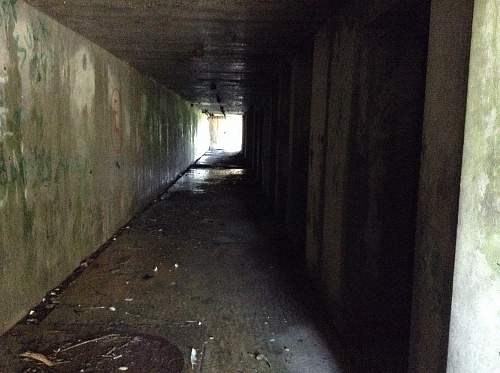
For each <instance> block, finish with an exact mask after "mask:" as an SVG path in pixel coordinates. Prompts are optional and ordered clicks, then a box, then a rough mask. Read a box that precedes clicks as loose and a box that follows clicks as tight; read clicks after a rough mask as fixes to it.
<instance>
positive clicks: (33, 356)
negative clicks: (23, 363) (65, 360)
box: [19, 351, 56, 367]
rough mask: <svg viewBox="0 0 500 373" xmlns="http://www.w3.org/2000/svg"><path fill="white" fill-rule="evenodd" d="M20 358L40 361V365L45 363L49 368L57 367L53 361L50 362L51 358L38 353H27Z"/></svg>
mask: <svg viewBox="0 0 500 373" xmlns="http://www.w3.org/2000/svg"><path fill="white" fill-rule="evenodd" d="M19 356H21V357H24V358H27V359H31V360H35V361H38V362H39V363H43V364H45V365H46V366H48V367H53V366H55V365H56V363H54V362H53V361H52V360H49V358H47V356H45V355H43V354H39V353H37V352H30V351H27V352H24V353H22V354H21V355H19Z"/></svg>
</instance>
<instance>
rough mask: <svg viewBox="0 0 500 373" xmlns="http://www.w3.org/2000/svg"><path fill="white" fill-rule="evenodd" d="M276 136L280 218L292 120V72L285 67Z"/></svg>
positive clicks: (277, 195) (277, 192)
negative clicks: (290, 120)
mask: <svg viewBox="0 0 500 373" xmlns="http://www.w3.org/2000/svg"><path fill="white" fill-rule="evenodd" d="M278 118H279V119H278V121H277V123H276V124H277V127H278V128H277V135H276V184H275V195H276V199H275V206H274V211H275V213H276V215H277V216H278V217H284V216H285V211H286V201H287V192H288V190H287V186H288V151H289V144H288V134H289V128H290V123H289V118H290V70H289V67H288V66H284V67H283V72H282V73H281V75H280V77H279V102H278Z"/></svg>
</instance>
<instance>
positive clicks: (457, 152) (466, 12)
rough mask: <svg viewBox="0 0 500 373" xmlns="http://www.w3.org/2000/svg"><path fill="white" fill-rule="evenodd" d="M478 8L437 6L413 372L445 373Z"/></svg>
mask: <svg viewBox="0 0 500 373" xmlns="http://www.w3.org/2000/svg"><path fill="white" fill-rule="evenodd" d="M472 6H473V2H471V1H468V0H460V1H456V0H444V1H443V0H439V1H432V6H431V15H430V28H429V29H430V32H429V48H428V50H429V51H428V61H427V83H426V100H425V112H424V125H423V144H422V155H421V168H420V185H419V198H418V214H417V226H416V242H415V274H414V288H413V305H412V327H411V340H410V358H409V371H410V372H422V373H424V372H425V373H427V372H444V371H445V370H446V356H447V350H448V329H449V320H450V305H451V289H452V277H453V262H454V256H455V240H456V224H457V215H458V195H459V188H460V167H461V154H462V144H463V131H464V123H465V105H466V96H467V75H468V66H469V49H470V29H471V19H472ZM450 40H453V42H452V43H450Z"/></svg>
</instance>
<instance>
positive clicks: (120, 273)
mask: <svg viewBox="0 0 500 373" xmlns="http://www.w3.org/2000/svg"><path fill="white" fill-rule="evenodd" d="M268 209H269V208H268V205H267V204H266V202H265V199H262V198H261V197H260V196H259V195H258V193H257V188H256V186H255V185H254V182H253V181H252V177H251V175H249V174H247V172H246V171H245V170H244V169H243V167H242V166H241V161H240V159H239V156H238V155H237V154H225V153H223V152H221V151H212V152H209V153H207V154H206V155H205V156H204V157H203V158H202V159H201V160H200V161H199V162H198V163H197V165H195V166H193V167H192V168H191V169H190V170H189V171H188V172H187V173H186V174H185V175H184V176H183V177H182V178H181V179H180V180H179V181H178V182H177V183H176V184H175V185H174V186H173V187H172V188H170V189H169V190H168V191H167V192H166V193H165V194H164V195H162V196H161V197H159V198H158V199H157V201H155V203H154V204H153V205H151V207H150V208H149V209H148V210H147V211H145V212H144V213H143V214H141V215H140V216H138V217H136V218H135V219H133V220H132V221H131V222H130V223H129V224H128V225H127V226H125V227H123V229H122V230H121V231H120V232H117V234H116V236H115V237H113V238H112V239H111V240H110V242H109V243H108V244H107V245H105V247H103V248H102V249H101V250H99V251H97V252H96V254H95V255H93V256H92V257H90V258H88V259H87V260H85V261H84V262H82V264H81V266H80V268H78V269H77V270H76V272H75V274H74V275H72V276H70V277H69V278H68V280H67V281H65V282H64V283H63V284H61V285H60V286H59V287H57V288H55V289H53V290H51V291H50V292H49V293H48V294H47V295H46V297H45V298H44V299H43V301H42V303H40V304H39V305H38V306H37V307H35V308H33V310H32V311H31V312H30V313H29V314H28V315H27V316H26V317H25V318H24V319H23V320H22V321H21V322H19V323H18V325H16V326H15V327H14V328H13V329H11V330H10V331H9V332H7V333H6V334H5V335H4V336H2V337H0V351H1V354H0V372H2V373H9V372H114V371H116V372H120V371H128V372H189V371H195V372H218V373H224V372H228V373H229V372H231V373H236V372H293V373H323V372H325V373H326V372H348V371H350V370H349V369H347V368H346V365H345V363H344V360H345V359H344V358H343V356H342V353H341V352H340V349H339V347H338V345H337V343H336V342H335V339H334V338H332V328H331V325H330V323H329V322H328V315H327V314H326V313H324V312H323V309H322V308H321V307H320V306H319V304H320V303H319V302H318V301H317V299H315V298H314V297H313V296H312V295H311V294H310V290H309V286H308V285H307V282H305V280H304V277H303V276H302V274H301V273H302V272H301V271H300V270H298V269H297V268H300V267H299V266H295V264H296V263H294V260H291V259H295V258H294V257H293V256H292V255H291V254H290V253H289V251H287V249H288V244H287V240H286V239H285V238H284V237H283V236H282V235H281V234H279V232H280V231H281V230H280V225H279V224H278V223H277V222H276V221H274V220H273V218H272V217H271V215H270V214H269V211H268Z"/></svg>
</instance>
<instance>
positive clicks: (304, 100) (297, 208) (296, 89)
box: [286, 41, 312, 255]
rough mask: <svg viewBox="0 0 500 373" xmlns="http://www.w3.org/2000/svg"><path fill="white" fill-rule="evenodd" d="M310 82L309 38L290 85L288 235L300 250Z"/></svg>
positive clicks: (305, 198)
mask: <svg viewBox="0 0 500 373" xmlns="http://www.w3.org/2000/svg"><path fill="white" fill-rule="evenodd" d="M311 84H312V43H311V42H310V41H308V42H307V43H306V44H305V45H304V46H303V48H302V51H301V52H300V53H299V54H298V55H297V56H296V57H295V59H294V61H293V63H292V71H291V85H290V100H291V101H290V132H289V140H288V141H289V142H288V147H289V148H288V149H289V150H288V186H287V190H288V193H287V205H286V223H287V227H288V230H289V232H290V235H289V237H290V239H291V240H292V242H293V243H294V244H295V248H297V249H299V250H303V247H304V244H305V227H306V209H307V175H308V168H309V167H308V166H309V165H308V159H309V132H310V122H311V93H312V91H311ZM301 255H303V253H301Z"/></svg>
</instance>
